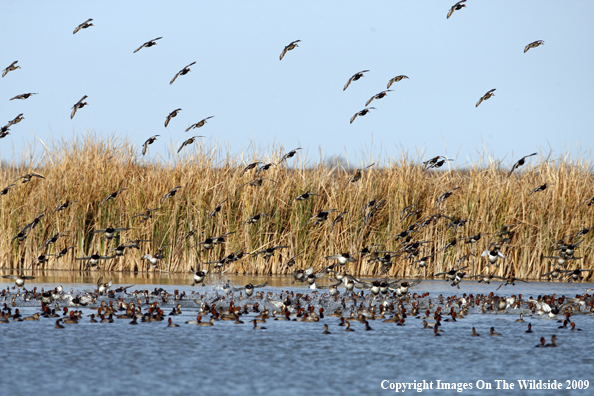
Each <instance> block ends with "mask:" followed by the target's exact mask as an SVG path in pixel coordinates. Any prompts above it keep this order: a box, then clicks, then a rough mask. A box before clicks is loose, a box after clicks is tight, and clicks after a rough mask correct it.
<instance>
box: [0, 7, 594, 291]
mask: <svg viewBox="0 0 594 396" xmlns="http://www.w3.org/2000/svg"><path fill="white" fill-rule="evenodd" d="M465 2H466V0H462V1H459V2H457V3H456V4H455V5H453V6H452V7H451V8H450V10H449V12H448V14H447V18H450V17H451V16H452V15H453V13H454V12H455V11H459V10H461V9H462V8H464V7H466V4H464V3H465ZM92 21H93V19H90V18H89V19H88V20H86V21H85V22H83V23H81V24H80V25H79V26H77V27H76V29H75V30H74V32H73V34H76V33H78V32H80V31H81V30H83V29H87V28H89V27H91V26H93V23H91V22H92ZM161 39H162V37H157V38H155V39H152V40H149V41H147V42H145V43H143V44H142V45H141V46H139V47H138V48H136V49H135V50H134V51H133V53H137V52H138V51H140V50H141V49H143V48H151V47H153V46H155V45H156V44H157V41H158V40H161ZM300 42H301V40H295V41H292V42H291V43H289V44H288V45H287V46H285V47H284V49H283V51H282V52H281V54H280V57H279V59H280V60H281V61H282V60H283V59H284V57H285V56H286V55H287V53H288V52H289V51H293V50H294V49H295V48H297V47H298V43H300ZM542 44H544V42H543V41H542V40H538V41H535V42H533V43H530V44H528V45H527V46H526V47H525V49H524V52H527V51H528V50H529V49H531V48H536V47H538V46H540V45H542ZM195 63H196V62H192V63H190V64H188V65H187V66H185V67H184V68H182V69H181V70H180V71H178V72H177V73H176V74H175V75H174V76H173V78H172V79H171V81H170V82H169V83H170V84H173V83H174V82H175V81H176V80H177V79H178V78H179V77H181V76H184V75H186V74H187V73H189V72H190V71H191V69H190V67H191V66H193V65H194V64H195ZM19 68H20V66H17V61H15V62H13V63H12V64H11V65H9V66H8V67H7V68H5V69H4V71H3V73H2V76H3V77H5V76H6V75H7V74H8V73H9V72H11V71H15V70H17V69H19ZM367 72H369V70H362V71H360V72H357V73H355V74H354V75H352V76H351V77H350V78H349V79H348V81H347V82H346V84H345V85H344V88H343V91H346V89H347V88H348V87H349V86H350V85H351V84H352V83H353V82H356V81H359V80H360V79H361V78H363V77H364V75H365V73H367ZM404 79H408V77H407V76H405V75H398V76H396V77H393V78H391V79H390V80H389V81H388V83H387V87H386V90H383V91H381V92H379V93H378V94H376V95H374V96H372V97H371V98H370V99H369V100H367V102H366V104H365V106H369V104H370V103H371V102H372V101H373V100H379V99H382V98H384V97H385V96H386V95H387V94H388V92H391V91H392V90H391V89H390V87H391V86H392V85H393V84H394V83H396V82H400V81H402V80H404ZM494 91H495V89H491V90H489V91H488V92H487V93H486V94H485V95H483V96H482V97H481V98H480V99H479V101H478V102H477V103H476V107H478V106H479V105H480V104H481V103H482V102H483V101H485V100H488V99H489V98H491V97H492V96H494ZM35 94H36V93H25V94H21V95H17V96H15V97H13V98H11V99H10V100H15V99H21V100H24V99H27V98H29V97H30V96H31V95H35ZM86 99H87V95H84V96H83V97H82V98H81V99H80V100H79V101H78V102H76V103H75V104H74V106H72V112H71V115H70V118H71V119H72V118H73V117H74V116H75V115H76V113H77V111H78V110H80V109H82V108H84V107H85V106H86V105H87V104H88V103H87V102H86V101H85V100H86ZM372 109H375V108H374V107H365V108H364V109H363V110H361V111H359V112H357V113H355V114H354V115H353V116H352V118H351V119H350V123H353V122H354V121H355V119H356V118H357V117H359V116H361V117H362V116H365V115H366V114H367V113H368V112H369V111H370V110H372ZM180 111H182V109H181V108H178V109H175V110H173V111H171V112H170V113H169V114H168V115H167V117H166V119H165V123H164V125H165V127H167V126H168V125H169V123H170V122H171V121H172V119H173V118H175V117H176V116H177V115H178V113H179V112H180ZM211 118H213V116H209V117H206V118H204V119H202V120H200V121H198V122H196V123H194V124H192V125H191V126H189V127H188V128H187V129H186V130H185V131H186V132H189V131H190V130H191V129H198V128H201V127H203V126H204V125H205V124H206V123H207V121H208V120H209V119H211ZM22 119H24V117H23V115H22V114H19V115H18V116H17V117H16V118H15V119H13V120H11V121H10V122H9V123H8V124H7V125H6V126H4V127H2V131H1V133H2V134H1V135H0V138H1V137H4V136H6V135H7V134H8V129H9V128H10V126H12V125H14V124H16V123H18V122H20V121H21V120H22ZM159 136H160V135H154V136H152V137H150V138H148V139H147V140H146V141H145V143H144V144H143V146H142V154H143V155H145V154H146V153H147V150H148V148H149V146H150V145H151V144H153V143H154V142H155V141H156V139H157V137H159ZM200 137H203V136H192V137H190V138H189V139H187V140H185V141H184V142H183V144H182V145H181V146H180V147H179V149H178V150H177V152H178V153H179V152H181V151H182V149H184V147H187V146H188V145H190V144H192V143H194V142H195V140H196V139H197V138H200ZM299 149H300V148H297V149H295V150H292V151H290V152H289V153H287V154H285V156H283V157H282V159H281V160H280V161H279V164H280V163H281V162H283V161H285V160H287V159H289V158H291V157H293V156H294V155H295V154H296V153H297V150H299ZM536 154H537V153H533V154H530V155H528V156H525V157H523V158H521V159H520V160H518V161H517V162H516V163H515V164H514V165H513V167H512V169H511V170H510V172H509V174H508V176H510V175H511V174H512V173H513V172H514V170H515V169H517V168H518V167H520V166H522V165H523V164H524V163H525V160H526V159H527V158H528V157H530V156H534V155H536ZM450 160H451V159H448V158H446V157H443V156H437V157H434V158H432V159H430V160H428V161H425V162H424V165H425V167H426V169H435V168H439V167H441V166H442V165H443V164H444V163H445V162H446V161H450ZM272 165H274V164H272V163H268V164H263V163H261V162H259V161H258V162H254V163H251V164H248V165H247V166H246V167H245V169H243V171H242V172H241V175H243V174H245V173H246V172H248V171H251V170H253V169H255V177H256V178H255V179H253V180H250V181H248V182H246V183H244V184H243V185H242V186H241V187H240V188H242V187H244V186H254V187H259V186H261V185H262V184H263V182H264V181H267V182H272V183H275V181H274V180H271V179H269V178H264V177H259V176H261V174H262V173H263V172H265V171H266V170H268V169H269V168H270V166H272ZM371 166H373V164H372V165H369V166H367V167H365V168H362V169H357V170H356V171H355V173H354V174H353V176H352V177H351V178H350V179H349V180H348V181H347V182H346V185H345V187H346V186H347V185H348V184H349V183H355V182H357V181H358V180H360V179H361V177H362V171H364V170H365V169H368V168H370V167H371ZM34 177H36V178H41V179H43V178H44V177H43V176H42V175H39V174H35V173H30V174H27V175H24V176H21V177H20V178H19V179H22V182H23V183H27V182H29V181H30V180H32V178H34ZM19 179H17V180H15V182H14V183H13V184H11V185H9V186H7V187H5V188H4V189H3V190H2V191H0V195H5V194H7V193H8V192H9V191H10V189H11V188H13V187H14V186H15V183H16V181H18V180H19ZM550 185H551V184H550V183H545V184H543V185H541V186H538V187H536V188H534V189H533V190H532V191H531V192H530V193H529V195H531V194H533V193H537V192H541V191H544V190H545V189H546V188H547V187H548V186H550ZM180 188H181V186H176V187H174V188H173V189H171V190H170V191H168V192H167V193H166V194H165V195H164V196H163V197H162V199H161V201H160V203H161V204H163V202H164V201H165V200H166V199H168V198H172V197H174V196H175V194H176V192H177V191H178V190H179V189H180ZM457 189H459V187H458V188H454V189H452V190H449V191H447V192H445V193H444V194H442V195H441V196H440V197H439V198H438V199H437V200H436V205H437V206H438V207H439V206H441V204H442V203H443V202H444V201H445V200H447V199H448V198H449V197H450V196H451V195H452V194H454V193H455V191H456V190H457ZM124 190H125V189H122V190H118V191H116V192H114V193H111V194H110V195H108V196H107V197H106V198H105V199H104V200H103V201H102V202H101V204H100V206H102V205H104V204H105V203H106V202H107V201H109V200H111V199H115V198H116V197H117V196H118V194H119V193H120V192H121V191H124ZM315 195H316V194H315V193H312V192H309V191H307V192H305V193H303V194H301V195H299V196H297V197H296V198H294V200H293V201H297V202H298V201H303V200H306V199H308V198H310V197H311V196H315ZM225 201H226V200H225ZM225 201H223V203H224V202H225ZM74 202H76V201H67V202H66V203H64V204H62V205H60V206H59V207H58V208H56V209H55V210H54V212H56V211H61V210H65V209H67V208H68V206H69V204H71V203H74ZM586 202H587V204H588V205H592V203H594V197H593V198H592V199H589V200H588V201H586ZM223 203H221V204H219V205H218V206H217V208H216V209H215V210H214V211H213V213H212V215H213V216H214V215H215V214H216V213H218V212H219V211H220V210H221V205H222V204H223ZM384 204H385V200H373V201H371V202H369V203H368V204H366V205H365V207H364V208H363V210H364V211H365V212H366V216H365V220H364V223H365V222H367V221H369V219H370V218H371V217H372V216H373V215H374V214H375V213H377V212H378V211H379V210H380V209H381V208H382V207H383V205H384ZM158 209H159V208H154V209H147V210H146V211H145V212H143V213H140V214H137V215H135V216H134V217H141V222H144V221H147V220H148V219H150V218H151V217H152V214H151V213H152V212H153V211H156V210H158ZM335 211H337V209H329V210H323V211H321V212H320V213H318V214H316V215H315V216H313V217H312V220H315V222H314V225H319V224H322V223H323V222H325V221H326V220H327V219H328V217H329V215H330V214H331V213H332V212H335ZM419 213H420V210H418V209H417V208H416V207H414V205H413V207H407V208H405V209H404V210H403V216H404V218H406V217H408V216H412V215H418V214H419ZM345 214H346V212H343V213H340V214H338V215H337V217H336V218H335V220H334V221H333V225H332V227H334V225H335V224H336V223H337V222H339V221H341V220H342V219H343V217H344V215H345ZM266 216H272V214H271V213H257V214H255V215H253V216H251V217H250V218H248V219H247V220H245V221H244V223H243V224H254V223H256V222H258V221H259V220H260V219H261V218H263V217H266ZM41 217H43V213H42V214H40V215H39V216H37V217H36V219H35V220H34V221H33V222H32V223H29V224H27V225H26V226H25V227H24V228H22V229H21V230H20V232H19V233H18V234H17V235H16V236H15V237H14V238H13V241H15V240H16V241H18V242H19V243H20V242H22V241H24V240H25V239H26V238H27V235H28V233H29V232H30V231H31V230H32V229H33V228H34V227H35V226H36V225H37V223H38V222H39V220H40V218H41ZM209 217H210V216H209ZM440 218H445V219H447V220H449V222H450V223H449V225H448V229H450V228H452V229H453V230H454V232H456V231H457V230H458V228H459V227H463V226H464V224H465V222H466V221H467V219H454V218H450V217H448V216H445V215H443V214H438V215H430V216H428V217H425V218H422V219H420V220H419V221H417V222H415V223H413V224H411V225H410V226H409V227H408V228H407V229H406V230H405V231H403V232H402V233H400V234H399V235H398V238H397V239H399V240H400V239H401V240H402V243H401V245H400V246H398V248H397V249H396V251H393V252H378V251H373V249H372V248H370V247H366V248H364V249H363V250H361V251H360V252H358V253H361V257H360V259H363V258H364V257H368V256H369V257H370V258H369V260H372V261H377V262H378V263H380V265H381V271H380V272H381V274H386V273H387V272H388V271H389V269H390V268H391V265H392V260H393V259H395V258H397V257H401V256H403V255H404V256H405V257H408V258H409V259H411V260H412V259H416V258H417V256H419V255H420V253H421V247H422V246H423V245H424V244H426V243H429V241H414V240H413V238H412V235H413V233H415V232H418V231H419V230H420V229H422V228H423V227H425V226H427V225H429V224H431V223H434V222H437V220H438V219H440ZM513 226H516V225H507V226H504V227H503V229H502V230H499V231H498V232H497V233H496V234H495V235H496V236H497V237H499V240H493V241H491V243H490V244H489V247H488V248H487V249H486V250H484V251H483V252H482V253H481V257H486V258H487V259H488V262H489V264H490V265H491V264H492V265H495V264H496V263H497V260H498V259H504V258H505V256H504V254H503V253H502V252H501V251H500V249H501V248H502V246H504V245H505V243H507V242H509V238H507V237H509V236H510V235H512V232H510V231H509V229H510V228H511V227H513ZM127 230H129V228H125V227H111V226H110V227H107V228H105V229H100V230H95V231H93V234H104V235H105V238H106V239H107V240H112V239H113V238H114V236H116V235H117V234H119V233H120V232H123V231H127ZM588 231H589V229H584V230H582V231H580V233H581V234H579V235H585V233H587V232H588ZM232 233H233V232H229V233H226V234H225V235H223V236H221V237H216V238H214V239H213V238H211V237H209V238H207V239H206V240H205V241H202V242H200V243H199V244H198V245H204V248H205V250H208V249H210V248H211V247H212V246H213V245H216V244H217V242H213V241H217V240H218V241H219V242H218V243H223V242H224V241H225V239H224V238H225V237H226V236H228V235H230V234H232ZM485 234H486V233H479V234H478V235H475V236H469V237H463V238H458V237H455V238H454V239H453V240H452V241H451V242H450V243H448V244H447V245H446V246H445V247H443V248H442V249H439V250H438V252H442V251H444V250H446V249H449V248H452V247H454V246H455V245H456V242H457V241H459V240H464V241H465V242H466V243H476V242H478V241H479V240H480V238H481V235H485ZM64 235H67V233H66V232H62V233H58V234H57V235H55V236H53V237H52V238H50V239H49V240H48V241H46V242H45V243H44V244H43V245H42V249H45V248H47V247H48V246H49V245H51V244H53V243H55V242H56V241H57V240H58V238H60V237H61V236H64ZM192 235H193V233H192ZM579 235H578V236H579ZM187 238H188V237H186V238H185V239H187ZM574 238H575V236H570V239H569V240H562V241H560V242H559V243H558V244H557V250H559V251H560V253H559V256H551V257H555V258H556V259H558V262H561V261H563V264H565V263H567V262H568V261H569V260H574V259H576V258H575V257H574V256H573V253H572V252H573V249H571V247H572V246H574V245H575V246H577V245H579V243H581V240H580V241H576V240H575V239H574ZM140 242H142V241H140V240H135V241H130V242H128V243H126V244H122V245H120V246H118V247H116V248H115V249H113V250H112V251H111V252H115V253H114V255H101V254H99V253H95V254H92V255H88V256H83V257H79V258H77V260H84V261H88V263H89V265H90V266H98V263H99V261H100V260H108V259H113V258H116V257H118V256H122V255H123V252H124V250H125V248H139V243H140ZM71 248H72V247H68V248H66V249H65V251H64V250H63V251H61V252H59V253H57V254H56V255H55V256H56V258H60V257H63V256H64V255H65V254H66V253H67V252H68V249H71ZM284 248H287V246H276V247H272V248H268V249H265V250H264V251H260V252H256V253H252V254H260V253H264V254H265V255H266V256H265V257H266V258H270V257H272V256H273V255H274V251H275V250H277V249H284ZM270 249H271V250H270ZM269 250H270V251H269ZM436 251H437V250H436ZM568 251H571V253H568ZM380 253H383V255H381V254H380ZM242 254H243V252H242V253H241V254H240V253H238V252H235V253H233V254H231V255H230V256H227V257H225V258H223V259H222V260H220V261H217V262H215V263H218V264H219V265H220V266H223V265H225V264H229V263H230V262H233V261H235V260H238V259H240V258H241V256H242ZM435 254H436V253H433V254H432V255H430V256H424V257H422V258H421V259H418V260H416V261H413V263H414V264H417V265H418V267H419V268H422V267H424V266H425V265H426V263H427V261H428V260H429V259H430V258H431V257H432V256H434V255H435ZM49 256H52V255H50V254H45V253H44V254H42V255H41V256H39V257H38V258H37V259H36V260H35V262H34V263H33V264H32V265H35V264H37V265H40V264H44V263H46V262H47V260H48V259H49ZM238 256H239V257H238ZM295 257H296V256H295ZM162 258H164V256H163V247H161V248H160V249H159V251H157V252H156V253H155V254H153V255H150V254H147V255H145V256H143V260H148V261H149V263H150V264H152V265H154V266H155V267H156V266H157V263H158V262H159V260H160V259H162ZM467 258H468V257H467ZM327 259H328V260H338V264H339V265H342V266H344V265H345V264H346V263H347V262H351V261H352V260H354V258H353V257H352V256H351V255H350V254H349V253H340V254H337V255H331V256H328V257H327ZM292 260H294V257H293V259H292ZM288 263H289V266H290V265H291V264H290V263H291V260H289V262H288ZM209 264H210V263H209ZM563 264H562V265H563ZM330 268H334V267H333V266H330ZM465 268H466V267H460V268H457V269H454V270H450V271H446V272H443V273H439V274H435V275H436V276H438V275H446V276H448V277H449V278H450V280H452V282H453V284H452V285H453V286H458V285H459V283H460V281H461V279H462V277H464V275H465V273H463V272H462V270H463V269H465ZM588 271H590V270H579V272H578V273H577V274H574V272H573V270H572V271H571V273H570V270H567V269H566V268H565V267H564V268H560V269H559V271H556V272H553V273H547V274H546V275H547V276H553V277H559V276H560V277H563V276H567V277H568V278H570V279H573V280H578V279H581V274H582V272H588ZM296 273H297V272H296ZM305 275H307V276H309V275H312V274H311V273H309V274H307V273H306V274H305ZM10 276H12V275H10ZM10 276H9V277H10ZM475 276H476V277H478V278H481V280H482V281H484V282H485V283H488V281H490V280H491V279H497V278H498V277H496V276H493V275H475ZM314 279H315V275H314ZM501 279H504V280H506V284H513V283H514V282H515V281H523V280H521V279H517V278H515V277H513V276H512V277H510V278H501ZM458 287H459V286H458Z"/></svg>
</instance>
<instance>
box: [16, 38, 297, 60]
mask: <svg viewBox="0 0 594 396" xmlns="http://www.w3.org/2000/svg"><path fill="white" fill-rule="evenodd" d="M299 42H301V40H295V41H291V42H290V43H289V44H288V45H286V46H285V48H284V49H283V52H281V54H280V60H283V58H284V57H285V54H286V53H287V52H288V51H292V50H294V49H295V47H299V45H297V43H299ZM15 63H16V62H15Z"/></svg>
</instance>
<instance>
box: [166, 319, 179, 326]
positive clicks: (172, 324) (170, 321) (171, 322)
mask: <svg viewBox="0 0 594 396" xmlns="http://www.w3.org/2000/svg"><path fill="white" fill-rule="evenodd" d="M168 323H169V324H168V325H167V327H179V325H178V324H175V323H173V321H172V320H171V318H169V320H168Z"/></svg>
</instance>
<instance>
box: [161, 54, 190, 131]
mask: <svg viewBox="0 0 594 396" xmlns="http://www.w3.org/2000/svg"><path fill="white" fill-rule="evenodd" d="M195 63H196V62H192V63H190V64H189V65H188V66H186V67H184V68H183V69H181V70H180V71H178V72H177V74H176V75H175V76H173V78H172V79H171V81H170V82H169V85H171V84H173V82H174V81H175V80H176V79H177V78H178V77H179V76H185V75H186V74H188V73H189V72H190V66H192V65H194V64H195ZM165 126H167V125H165Z"/></svg>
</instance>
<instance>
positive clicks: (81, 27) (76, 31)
mask: <svg viewBox="0 0 594 396" xmlns="http://www.w3.org/2000/svg"><path fill="white" fill-rule="evenodd" d="M92 20H93V19H92V18H89V19H87V20H86V21H84V22H83V23H81V24H80V25H78V26H77V27H76V29H74V32H72V34H76V33H78V32H79V31H80V30H81V29H86V28H88V27H90V26H93V24H92V23H89V22H91V21H92Z"/></svg>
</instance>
